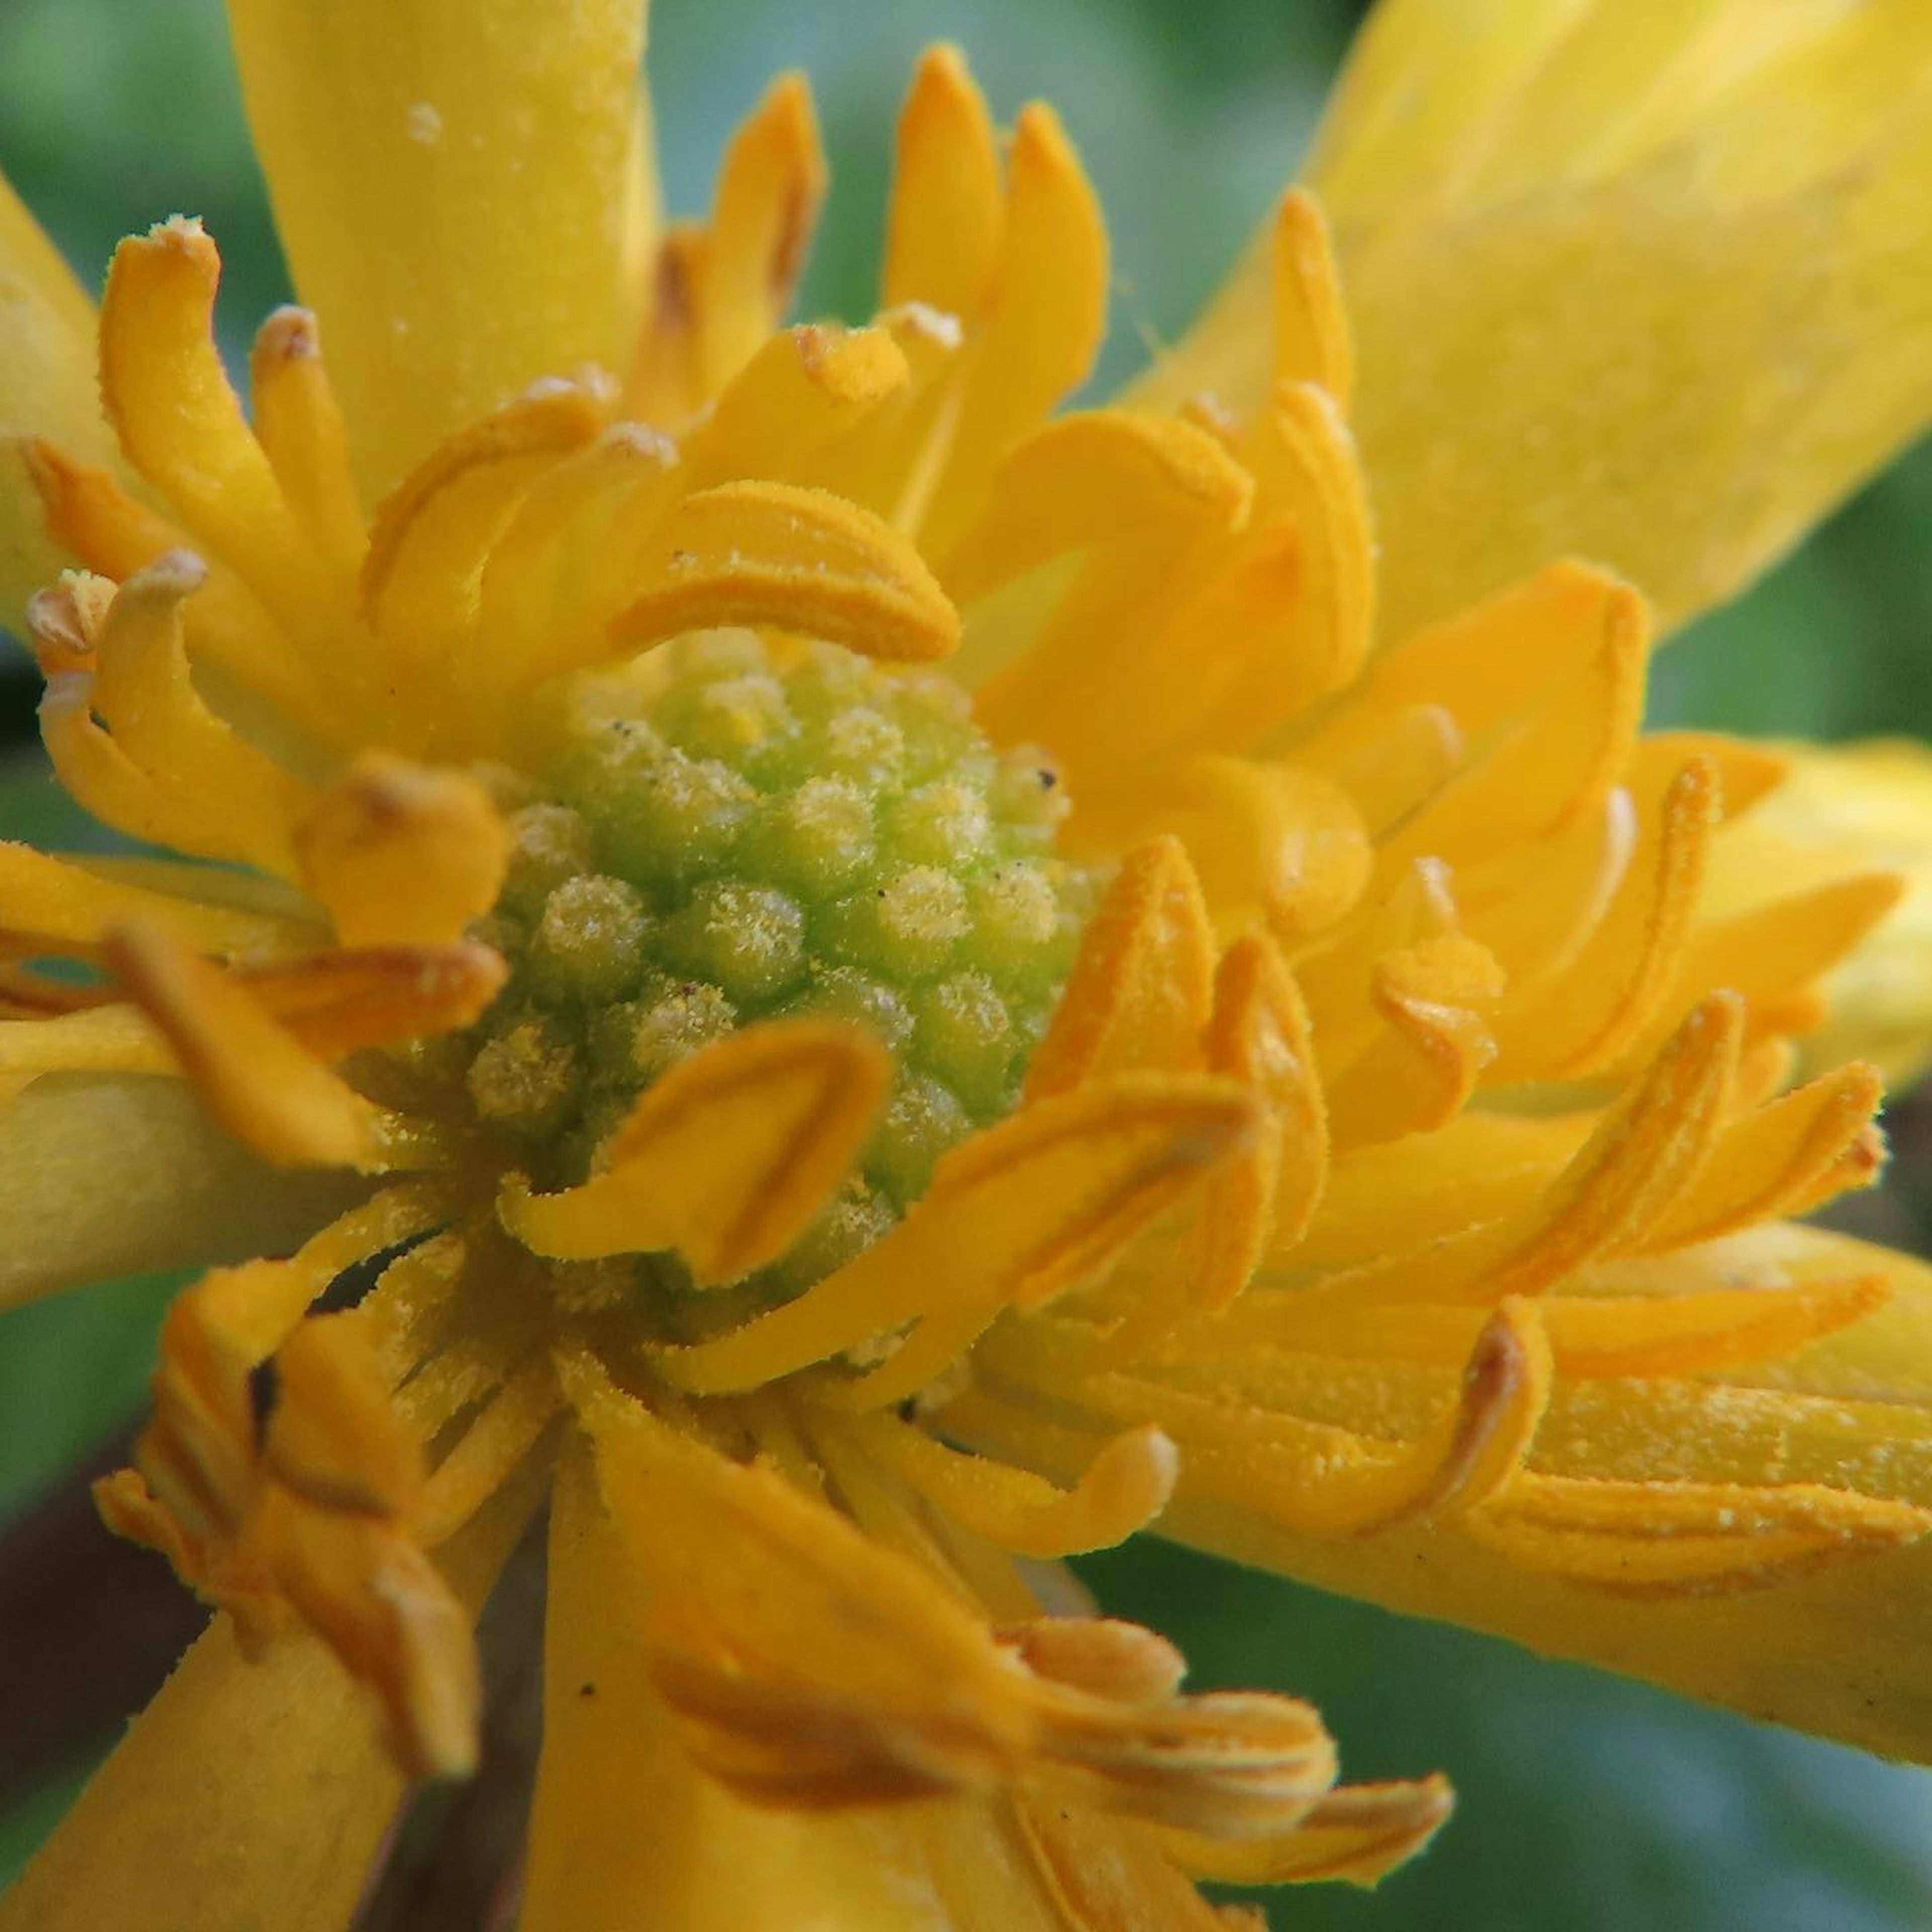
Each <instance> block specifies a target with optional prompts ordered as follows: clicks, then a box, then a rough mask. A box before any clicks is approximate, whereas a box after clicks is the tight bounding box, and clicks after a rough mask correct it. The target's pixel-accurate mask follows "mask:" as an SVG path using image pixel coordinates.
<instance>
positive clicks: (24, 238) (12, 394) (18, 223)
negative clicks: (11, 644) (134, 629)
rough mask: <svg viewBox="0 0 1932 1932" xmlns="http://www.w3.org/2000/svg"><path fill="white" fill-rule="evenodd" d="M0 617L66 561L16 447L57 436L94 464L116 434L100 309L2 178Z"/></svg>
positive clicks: (14, 615) (16, 609) (12, 614)
mask: <svg viewBox="0 0 1932 1932" xmlns="http://www.w3.org/2000/svg"><path fill="white" fill-rule="evenodd" d="M0 334H4V335H5V340H6V343H7V353H6V355H5V357H4V358H0V623H4V624H5V625H8V626H12V625H15V624H17V622H19V620H20V607H21V606H22V605H23V604H24V603H25V602H26V599H27V595H28V592H30V591H31V590H33V589H36V588H37V587H38V586H40V585H41V584H43V583H49V582H51V581H52V579H53V577H55V574H57V573H58V571H59V569H60V567H61V565H62V563H63V562H65V560H66V559H64V558H63V557H62V556H61V554H60V553H59V551H58V548H57V547H55V545H54V544H52V543H50V542H49V541H48V539H47V533H46V529H45V528H44V526H43V523H42V520H41V516H40V505H39V502H38V499H37V495H36V493H35V491H34V488H33V486H32V484H31V479H30V478H29V477H28V473H27V470H26V464H25V463H24V461H23V452H22V450H21V448H20V445H21V444H23V443H24V442H25V441H26V439H28V437H53V438H55V439H56V440H58V441H60V442H61V443H65V445H67V446H68V447H69V448H71V449H74V450H76V451H77V452H79V453H80V454H81V455H83V456H86V457H87V458H89V459H90V460H92V461H95V462H97V463H98V462H102V461H105V460H108V458H109V457H110V454H111V452H112V450H113V439H112V438H111V437H110V436H109V434H108V433H107V425H106V424H105V423H104V422H103V421H102V419H101V410H100V405H99V403H98V398H97V392H96V389H95V377H94V317H93V313H92V308H91V306H90V305H89V302H88V299H87V298H86V296H85V295H83V293H81V289H80V284H79V283H77V281H75V280H74V275H73V274H72V272H71V270H70V269H68V266H67V264H66V263H65V262H63V261H62V260H61V258H60V254H59V251H58V250H57V249H56V248H55V247H54V245H53V244H52V242H49V240H48V239H47V238H46V236H45V235H44V234H43V233H42V232H41V230H40V226H39V224H38V223H37V222H36V221H35V220H34V217H32V216H31V214H28V212H27V211H26V208H25V207H24V206H23V205H22V204H21V202H20V197H19V196H17V195H16V194H15V193H14V192H13V190H12V188H11V187H9V186H8V185H7V183H6V181H5V180H4V179H0Z"/></svg>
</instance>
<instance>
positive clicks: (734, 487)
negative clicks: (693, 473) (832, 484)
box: [556, 482, 959, 670]
mask: <svg viewBox="0 0 1932 1932" xmlns="http://www.w3.org/2000/svg"><path fill="white" fill-rule="evenodd" d="M636 568H637V575H636V577H635V578H634V580H633V582H634V589H633V592H632V595H633V598H634V601H632V602H631V605H630V607H629V608H628V610H625V612H624V613H622V616H619V617H618V618H617V619H616V622H614V623H613V625H611V628H610V642H609V646H608V649H609V650H610V653H611V654H612V655H614V654H615V653H616V652H617V651H619V649H636V648H637V647H639V646H643V645H645V644H650V643H657V642H658V640H660V639H661V638H664V637H672V636H674V635H676V633H678V632H679V631H688V630H699V629H703V628H707V627H709V626H712V625H733V624H751V625H771V626H772V627H773V628H776V629H779V630H784V631H796V632H798V633H799V634H800V635H802V636H805V637H821V638H824V639H826V640H829V641H830V642H832V643H841V644H845V645H847V646H850V648H851V649H853V650H857V651H863V652H865V653H866V654H867V655H868V656H872V657H879V658H894V659H899V658H910V659H915V660H916V659H922V658H937V657H944V656H945V655H946V654H947V652H950V651H951V650H952V649H954V647H955V646H956V645H957V644H958V643H959V617H958V616H957V615H956V613H955V612H954V610H953V606H952V605H951V604H950V603H949V602H948V601H947V598H946V595H945V593H944V591H942V590H941V589H940V587H939V585H938V583H937V582H936V581H935V579H934V577H933V576H932V572H931V571H929V570H928V569H927V568H926V564H925V562H923V560H922V559H921V557H920V556H919V552H918V551H917V550H916V549H915V548H914V547H913V545H912V544H910V542H909V541H907V539H906V538H904V537H901V536H900V535H897V534H896V533H895V532H894V531H893V530H892V529H890V528H889V526H887V525H886V524H885V523H883V522H881V521H880V520H879V518H877V517H875V516H874V515H873V514H871V511H867V510H862V509H860V508H858V506H857V505H855V504H851V503H847V502H844V501H842V500H841V499H839V498H838V497H836V496H831V495H829V493H826V491H824V490H805V489H800V488H799V487H797V486H796V485H795V484H782V483H757V482H749V483H725V484H720V485H718V487H717V488H715V489H712V490H703V491H700V493H698V494H697V495H696V496H690V497H687V498H686V499H685V500H684V502H682V503H680V504H679V505H678V506H677V508H676V510H674V511H673V512H672V513H671V514H670V515H669V516H668V517H665V518H664V520H663V522H662V523H661V525H660V526H658V529H656V530H655V531H654V532H652V537H651V539H650V541H649V545H648V547H647V548H646V550H645V553H644V554H643V556H641V557H640V558H639V559H637V566H636ZM556 668H557V669H559V670H562V669H568V668H570V667H568V666H566V665H559V666H556Z"/></svg>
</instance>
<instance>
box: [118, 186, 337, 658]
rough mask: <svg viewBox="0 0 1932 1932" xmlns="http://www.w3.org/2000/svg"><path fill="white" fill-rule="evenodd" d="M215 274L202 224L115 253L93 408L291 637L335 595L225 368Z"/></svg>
mask: <svg viewBox="0 0 1932 1932" xmlns="http://www.w3.org/2000/svg"><path fill="white" fill-rule="evenodd" d="M220 277H221V260H220V256H219V255H218V254H217V253H216V251H215V247H214V243H213V242H211V241H210V240H209V239H208V236H207V235H206V233H205V232H204V231H203V229H202V226H201V223H199V221H190V220H184V219H183V218H181V217H179V216H176V217H175V218H174V219H172V220H169V221H164V222H162V223H159V224H158V225H157V226H155V227H154V228H152V229H149V230H148V233H146V234H145V235H137V236H129V237H128V239H127V240H126V241H124V242H122V243H121V245H120V247H119V248H117V249H116V250H115V251H114V260H113V265H112V266H110V269H109V270H108V275H107V293H106V294H105V295H104V296H103V297H102V299H101V400H102V401H103V403H104V404H105V406H106V407H107V413H108V415H109V416H110V419H111V420H112V421H113V424H114V427H115V431H117V433H118V435H119V437H120V438H121V448H122V449H123V450H124V451H125V452H126V453H127V460H128V461H129V462H130V463H132V464H133V466H134V467H135V468H136V469H138V470H139V471H140V472H141V473H142V475H144V476H145V477H146V478H147V479H148V481H149V482H150V483H151V484H154V487H156V488H157V490H160V491H161V492H162V493H163V495H165V496H166V497H167V498H168V499H169V502H171V503H172V505H173V506H174V508H175V510H176V511H178V513H179V514H180V515H181V518H182V520H183V521H184V523H186V524H187V526H188V528H189V529H190V531H192V532H193V533H194V535H195V536H196V538H198V539H199V540H200V541H202V542H203V543H205V544H206V545H207V546H208V547H209V548H210V549H211V550H213V551H214V553H216V554H217V556H220V557H222V558H223V559H224V560H225V561H226V562H228V563H229V565H232V566H233V568H234V569H235V570H236V572H237V573H238V574H240V575H241V576H242V577H244V578H245V580H247V581H248V584H249V586H250V587H251V589H254V591H255V592H256V594H257V595H258V596H260V598H262V600H263V602H264V603H265V604H267V605H268V606H269V608H270V609H271V610H275V611H276V612H278V613H279V614H281V616H283V617H284V619H286V620H287V621H288V622H290V626H291V628H293V629H295V630H296V631H298V633H299V632H300V631H302V629H303V628H305V624H306V625H313V624H314V623H315V622H317V621H318V620H321V621H324V622H326V619H328V617H329V616H331V615H332V614H333V607H334V606H335V603H336V601H337V599H338V598H339V595H340V592H341V585H340V584H339V583H331V581H330V580H329V577H328V576H327V574H326V571H324V570H323V569H322V568H320V562H319V559H317V557H316V556H314V553H313V552H312V551H311V550H310V548H309V547H308V545H307V544H306V543H305V542H304V541H303V539H302V533H301V532H300V530H299V529H298V527H297V526H296V522H295V520H294V518H293V517H291V516H290V513H289V508H288V505H287V503H286V502H284V499H283V496H282V493H281V487H280V485H279V484H278V483H277V481H276V480H275V472H274V471H273V470H272V469H271V468H270V467H269V459H268V458H267V456H266V455H264V454H263V449H262V446H261V445H260V443H257V441H256V440H255V437H254V434H253V432H252V431H251V430H250V428H249V426H248V420H247V419H246V417H245V416H244V415H243V413H242V400H241V398H239V396H238V395H236V393H235V391H234V389H233V387H232V386H230V384H229V380H228V377H227V373H226V371H225V370H224V369H223V366H222V362H221V356H220V351H219V350H217V348H216V347H215V344H214V294H215V288H216V286H217V284H218V283H219V281H220Z"/></svg>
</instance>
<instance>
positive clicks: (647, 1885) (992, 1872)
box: [9, 1467, 1063, 1932]
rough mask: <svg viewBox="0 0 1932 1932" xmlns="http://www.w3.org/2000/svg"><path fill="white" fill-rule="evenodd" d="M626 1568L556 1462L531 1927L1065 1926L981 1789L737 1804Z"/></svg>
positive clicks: (576, 1477) (1046, 1929)
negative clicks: (933, 1799)
mask: <svg viewBox="0 0 1932 1932" xmlns="http://www.w3.org/2000/svg"><path fill="white" fill-rule="evenodd" d="M630 1574H631V1563H630V1559H629V1557H628V1554H627V1553H626V1551H625V1547H624V1545H623V1544H622V1542H621V1541H619V1536H618V1533H617V1532H616V1527H615V1526H614V1525H613V1523H612V1521H611V1520H610V1517H609V1516H608V1514H607V1513H606V1511H605V1509H604V1505H603V1503H602V1502H601V1500H600V1499H599V1498H598V1496H597V1494H596V1493H595V1489H594V1488H593V1487H592V1484H591V1483H590V1481H589V1477H588V1474H587V1472H586V1471H584V1470H583V1469H581V1468H580V1467H579V1468H578V1469H575V1470H574V1471H571V1472H566V1475H565V1480H564V1481H563V1482H562V1484H560V1485H559V1490H558V1493H557V1501H556V1514H555V1517H554V1520H553V1527H552V1530H551V1543H550V1600H549V1607H548V1610H547V1615H546V1618H545V1632H546V1636H545V1660H544V1675H545V1688H546V1696H545V1705H546V1715H545V1718H544V1751H543V1758H542V1761H541V1766H540V1767H539V1769H538V1781H537V1793H536V1799H535V1812H534V1815H533V1817H532V1823H531V1828H530V1863H529V1876H528V1879H527V1882H526V1891H525V1894H524V1899H523V1909H522V1915H521V1921H520V1922H521V1923H522V1924H523V1927H524V1929H525V1932H628V1928H630V1927H632V1926H634V1924H635V1921H636V1915H637V1900H640V1899H648V1900H649V1901H650V1912H651V1922H652V1925H653V1927H659V1928H661V1932H746V1928H748V1927H755V1926H759V1925H760V1924H771V1925H773V1926H774V1927H775V1926H776V1925H777V1924H778V1923H779V1922H781V1921H782V1923H783V1924H784V1925H785V1926H786V1927H799V1928H801V1932H802V1928H805V1927H813V1928H818V1927H823V1929H824V1932H833V1928H840V1932H843V1928H844V1927H850V1926H856V1925H864V1924H877V1925H880V1926H886V1925H889V1926H892V1927H903V1928H904V1932H953V1927H956V1926H958V1925H959V1924H971V1923H974V1922H975V1921H974V1916H973V1914H974V1912H975V1910H976V1909H982V1908H983V1916H982V1917H980V1918H979V1919H978V1921H977V1922H980V1923H982V1924H988V1925H998V1926H1000V1927H1002V1928H1005V1927H1012V1928H1013V1932H1060V1928H1061V1924H1062V1923H1063V1921H1062V1919H1061V1915H1060V1914H1059V1912H1058V1911H1057V1910H1056V1909H1055V1908H1054V1907H1053V1906H1052V1905H1051V1903H1049V1902H1048V1900H1047V1899H1046V1897H1045V1896H1044V1895H1043V1893H1042V1892H1041V1891H1040V1889H1039V1888H1037V1886H1036V1885H1035V1883H1034V1882H1033V1881H1032V1880H1031V1874H1030V1869H1029V1867H1030V1861H1028V1860H1026V1859H1025V1857H1024V1855H1019V1856H1016V1852H1021V1851H1022V1848H1021V1847H1019V1846H1016V1844H1015V1843H1014V1842H1013V1840H1012V1838H1011V1837H1010V1835H1009V1834H1008V1833H1007V1832H1003V1830H1002V1829H1001V1825H1000V1823H999V1822H998V1817H997V1816H996V1815H995V1814H994V1813H992V1811H990V1810H989V1809H988V1808H985V1807H983V1805H980V1803H978V1802H977V1801H971V1800H965V1801H953V1802H947V1803H943V1804H941V1805H933V1806H919V1807H916V1808H908V1807H905V1806H893V1807H889V1808H886V1807H880V1808H860V1809H847V1810H844V1811H838V1812H834V1813H830V1814H826V1813H822V1812H809V1811H793V1810H786V1809H773V1808H768V1807H765V1806H760V1805H751V1804H748V1803H747V1802H745V1800H743V1799H740V1798H738V1797H736V1796H733V1795H732V1794H731V1793H730V1792H728V1791H727V1790H726V1789H725V1788H724V1786H723V1785H722V1784H719V1783H718V1781H715V1779H713V1778H709V1777H707V1776H706V1775H705V1774H704V1773H703V1772H701V1771H700V1769H698V1768H697V1766H696V1764H695V1763H694V1762H693V1761H692V1760H691V1757H690V1756H689V1754H688V1752H687V1751H685V1748H684V1747H683V1745H682V1742H680V1740H679V1736H678V1733H677V1732H676V1729H675V1727H674V1724H673V1719H672V1718H671V1715H670V1711H669V1710H668V1709H667V1708H666V1706H665V1705H664V1701H663V1700H662V1699H661V1697H659V1695H658V1693H657V1691H656V1690H655V1688H654V1686H653V1685H652V1682H651V1678H650V1673H649V1661H648V1657H647V1655H646V1648H645V1645H644V1643H643V1632H642V1630H641V1628H640V1623H639V1622H638V1621H637V1619H632V1618H628V1617H613V1616H611V1615H610V1593H611V1591H612V1589H613V1580H616V1579H622V1578H625V1577H628V1576H629V1575H630ZM617 1587H619V1588H621V1587H622V1586H621V1583H620V1584H619V1585H618V1586H617ZM955 1907H957V1908H958V1909H959V1916H955V1911H954V1908H955ZM9 1932H10V1928H9Z"/></svg>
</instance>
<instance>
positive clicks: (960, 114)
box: [885, 46, 1006, 322]
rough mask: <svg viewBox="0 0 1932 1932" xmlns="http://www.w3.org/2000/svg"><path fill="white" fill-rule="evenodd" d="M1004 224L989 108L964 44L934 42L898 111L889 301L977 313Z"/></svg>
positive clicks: (963, 315)
mask: <svg viewBox="0 0 1932 1932" xmlns="http://www.w3.org/2000/svg"><path fill="white" fill-rule="evenodd" d="M1005 225H1006V199H1005V196H1004V193H1002V191H1001V181H1000V157H999V151H998V147H997V145H996V144H995V136H994V132H993V121H992V115H990V114H989V113H988V112H987V111H986V100H985V98H984V97H983V95H981V93H980V90H979V89H978V87H977V86H975V85H974V80H973V77H972V76H971V74H969V73H968V71H967V68H966V63H965V61H964V60H963V59H962V58H961V57H960V55H959V50H958V49H956V48H954V47H947V46H941V47H935V48H933V49H932V50H931V52H929V53H928V54H927V55H926V57H925V58H923V59H922V61H921V62H919V73H918V75H917V77H916V79H915V80H913V89H912V93H911V95H910V98H908V99H907V102H906V104H905V108H904V112H903V113H901V115H900V116H899V128H898V166H897V169H896V171H895V175H894V177H893V181H892V212H891V226H890V230H889V236H888V239H887V242H886V272H885V299H886V305H887V306H889V307H891V308H897V307H898V306H899V305H901V303H904V302H925V303H926V304H928V305H929V306H931V307H932V308H935V309H938V310H939V311H941V313H942V314H947V315H952V316H956V317H959V318H960V319H961V320H965V321H968V322H973V321H977V320H978V319H979V318H980V315H981V314H982V313H983V311H984V308H985V306H986V299H987V296H988V293H989V290H990V289H991V287H992V281H993V277H994V275H995V271H996V269H997V266H998V260H999V251H1000V243H1001V235H1002V233H1003V231H1004V227H1005Z"/></svg>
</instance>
